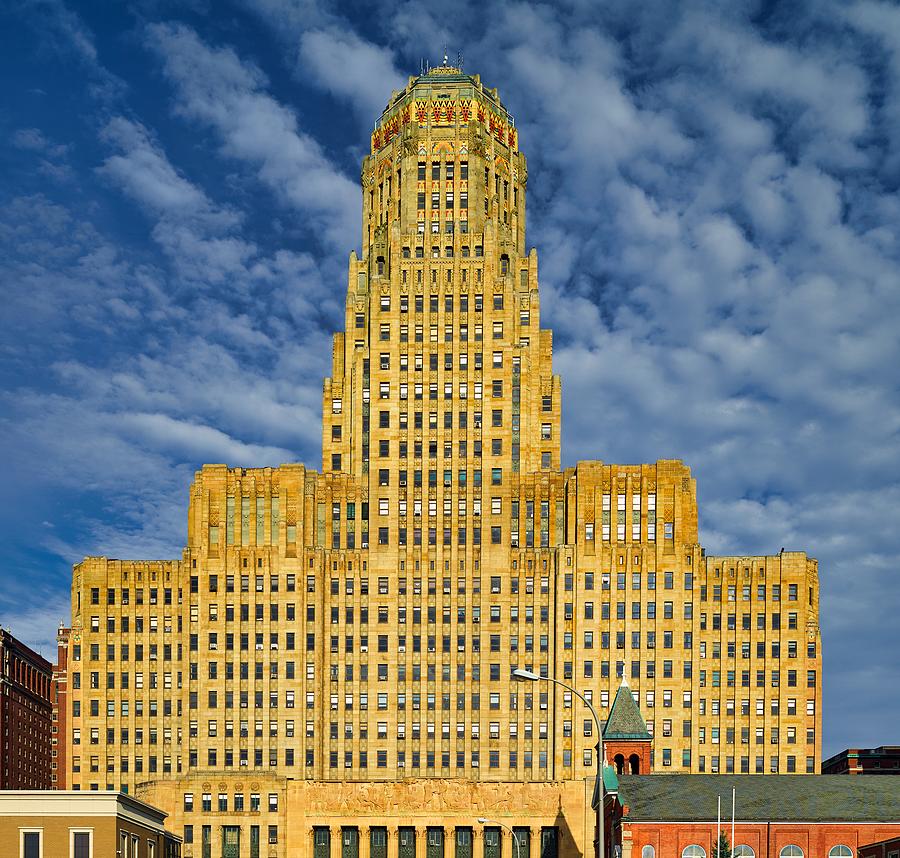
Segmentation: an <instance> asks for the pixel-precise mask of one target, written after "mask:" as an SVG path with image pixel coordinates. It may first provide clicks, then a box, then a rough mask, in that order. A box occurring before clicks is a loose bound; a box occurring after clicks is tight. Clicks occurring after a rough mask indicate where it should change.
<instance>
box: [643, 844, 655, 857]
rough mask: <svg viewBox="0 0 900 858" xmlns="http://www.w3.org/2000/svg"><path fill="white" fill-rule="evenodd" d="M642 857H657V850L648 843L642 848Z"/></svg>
mask: <svg viewBox="0 0 900 858" xmlns="http://www.w3.org/2000/svg"><path fill="white" fill-rule="evenodd" d="M641 858H656V850H655V849H654V848H653V847H652V846H651V845H650V844H649V843H648V844H647V845H646V846H645V847H644V848H643V849H641Z"/></svg>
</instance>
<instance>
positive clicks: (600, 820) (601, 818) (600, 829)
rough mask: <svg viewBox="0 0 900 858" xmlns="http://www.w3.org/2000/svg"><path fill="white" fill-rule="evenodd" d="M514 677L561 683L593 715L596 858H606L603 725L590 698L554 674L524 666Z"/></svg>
mask: <svg viewBox="0 0 900 858" xmlns="http://www.w3.org/2000/svg"><path fill="white" fill-rule="evenodd" d="M512 675H513V678H514V679H519V680H522V681H527V682H552V683H553V684H554V685H561V686H562V687H563V688H565V689H566V690H567V691H571V692H572V694H574V695H575V696H576V697H578V698H580V699H581V700H582V702H583V703H584V705H585V706H587V708H588V709H590V712H591V715H593V716H594V723H595V724H596V725H597V737H598V743H597V775H598V778H597V780H598V781H599V784H600V795H599V797H598V798H599V801H598V803H597V847H598V849H597V852H598V858H606V848H605V847H606V843H605V840H606V832H605V828H606V813H605V807H604V805H605V801H606V787H605V784H604V783H603V726H602V725H601V724H600V718H599V717H598V715H597V710H596V709H594V704H593V703H591V701H590V700H588V699H587V697H585V696H584V695H583V694H582V693H581V692H580V691H578V689H576V688H573V687H572V686H571V685H568V684H566V683H565V682H562V681H561V680H559V679H557V678H556V677H555V676H541V675H540V674H539V673H534V672H533V671H531V670H525V669H524V668H521V667H519V668H517V669H516V670H514V671H513V672H512Z"/></svg>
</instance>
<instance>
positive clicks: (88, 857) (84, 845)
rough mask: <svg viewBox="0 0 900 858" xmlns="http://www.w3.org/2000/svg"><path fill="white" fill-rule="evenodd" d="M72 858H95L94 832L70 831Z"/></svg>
mask: <svg viewBox="0 0 900 858" xmlns="http://www.w3.org/2000/svg"><path fill="white" fill-rule="evenodd" d="M70 836H71V838H72V839H71V841H70V842H71V846H72V858H93V856H92V854H91V853H92V851H93V850H92V849H91V845H92V844H91V839H92V832H90V831H70Z"/></svg>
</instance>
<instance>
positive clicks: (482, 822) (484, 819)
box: [478, 816, 521, 858]
mask: <svg viewBox="0 0 900 858" xmlns="http://www.w3.org/2000/svg"><path fill="white" fill-rule="evenodd" d="M488 823H490V824H491V825H499V826H500V827H501V828H505V829H506V830H507V831H508V832H509V833H510V834H511V835H512V839H513V843H515V844H516V858H521V855H520V849H519V836H518V835H517V834H516V832H515V831H513V830H512V829H511V828H510V827H509V826H508V825H504V823H502V822H500V820H499V819H488V818H487V817H486V816H479V817H478V824H479V825H487V824H488Z"/></svg>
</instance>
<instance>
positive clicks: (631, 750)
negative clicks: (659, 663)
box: [603, 679, 653, 775]
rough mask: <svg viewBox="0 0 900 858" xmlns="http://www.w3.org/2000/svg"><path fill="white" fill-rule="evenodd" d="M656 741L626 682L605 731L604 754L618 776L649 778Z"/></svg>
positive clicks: (622, 686)
mask: <svg viewBox="0 0 900 858" xmlns="http://www.w3.org/2000/svg"><path fill="white" fill-rule="evenodd" d="M652 740H653V737H652V736H651V735H650V732H649V731H648V730H647V724H646V723H645V721H644V717H643V716H642V715H641V710H640V709H639V708H638V705H637V703H636V702H635V699H634V696H633V695H632V693H631V689H630V688H629V687H628V682H627V681H626V680H625V679H623V680H622V684H621V685H620V686H619V690H618V691H617V692H616V697H615V699H614V700H613V705H612V707H611V708H610V710H609V718H607V719H606V725H605V726H604V728H603V750H604V753H605V754H606V759H607V761H608V762H609V763H610V764H611V765H613V766H615V769H616V773H617V774H620V775H621V774H625V773H627V774H631V775H639V774H647V773H648V772H649V771H650V744H651V742H652Z"/></svg>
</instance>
